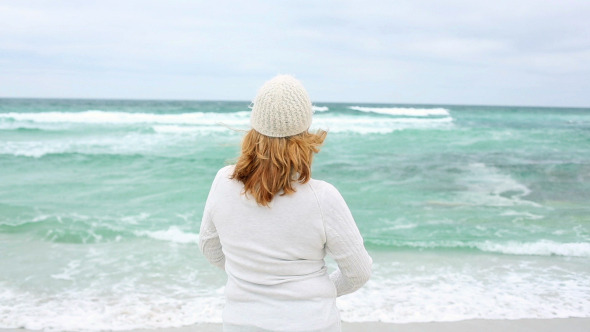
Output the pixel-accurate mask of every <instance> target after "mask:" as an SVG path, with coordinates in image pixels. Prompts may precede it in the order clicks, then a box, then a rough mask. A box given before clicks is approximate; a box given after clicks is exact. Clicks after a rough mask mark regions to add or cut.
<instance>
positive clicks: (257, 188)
mask: <svg viewBox="0 0 590 332" xmlns="http://www.w3.org/2000/svg"><path fill="white" fill-rule="evenodd" d="M327 134H328V133H327V132H326V131H324V130H318V132H317V133H310V132H308V131H304V132H302V133H301V134H297V135H294V136H289V137H269V136H265V135H263V134H261V133H259V132H257V131H256V130H254V129H251V130H250V131H248V133H246V135H245V136H244V139H243V141H242V154H241V155H240V157H239V158H238V161H237V163H236V166H235V169H234V172H233V174H232V176H231V178H232V179H236V180H238V181H241V182H242V183H243V184H244V194H246V195H248V194H249V195H252V196H253V197H254V198H255V199H256V202H257V203H258V204H260V205H262V206H268V204H269V203H270V202H271V201H272V199H273V198H274V196H275V195H276V194H278V193H279V192H280V191H281V190H283V193H282V194H281V195H288V194H291V193H294V192H295V189H294V188H293V181H298V182H300V183H306V182H307V181H309V179H310V178H311V162H312V159H313V154H314V153H318V152H319V151H320V146H321V145H322V143H323V142H324V139H325V138H326V135H327Z"/></svg>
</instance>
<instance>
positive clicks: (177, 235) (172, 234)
mask: <svg viewBox="0 0 590 332" xmlns="http://www.w3.org/2000/svg"><path fill="white" fill-rule="evenodd" d="M134 233H135V235H137V236H147V237H150V238H152V239H156V240H160V241H169V242H175V243H198V241H199V234H195V233H190V232H184V231H182V230H181V229H180V228H178V227H177V226H170V228H168V229H167V230H160V231H136V232H134Z"/></svg>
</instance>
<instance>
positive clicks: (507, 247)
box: [387, 240, 590, 257]
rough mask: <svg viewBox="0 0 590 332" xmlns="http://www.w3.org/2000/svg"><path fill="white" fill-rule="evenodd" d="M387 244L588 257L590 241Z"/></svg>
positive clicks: (530, 254) (501, 252)
mask: <svg viewBox="0 0 590 332" xmlns="http://www.w3.org/2000/svg"><path fill="white" fill-rule="evenodd" d="M387 244H388V245H394V246H402V247H412V248H423V249H456V248H470V249H478V250H481V251H483V252H490V253H500V254H506V255H529V256H568V257H590V243H586V242H555V241H549V240H538V241H532V242H518V241H490V240H485V241H459V240H450V241H414V242H393V243H391V242H389V241H388V243H387Z"/></svg>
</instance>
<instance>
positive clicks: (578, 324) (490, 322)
mask: <svg viewBox="0 0 590 332" xmlns="http://www.w3.org/2000/svg"><path fill="white" fill-rule="evenodd" d="M502 330H505V331H510V332H526V331H536V332H549V331H552V332H553V331H567V332H587V331H589V330H590V317H584V318H547V319H545V318H538V319H537V318H526V319H514V320H510V319H469V320H462V321H454V322H427V323H382V322H360V323H349V322H343V323H342V331H343V332H366V331H370V332H385V331H396V332H418V331H419V332H451V331H453V332H469V331H502ZM23 331H40V330H27V329H24V328H0V332H23ZM121 331H133V332H189V331H191V332H194V331H198V332H201V331H202V332H219V331H222V325H221V324H219V323H200V324H194V325H189V326H183V327H169V328H155V329H134V330H121Z"/></svg>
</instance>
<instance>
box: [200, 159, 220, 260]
mask: <svg viewBox="0 0 590 332" xmlns="http://www.w3.org/2000/svg"><path fill="white" fill-rule="evenodd" d="M222 170H223V169H221V170H220V171H219V172H217V175H216V176H215V179H214V180H213V184H212V185H211V190H210V191H209V196H207V202H206V203H205V210H204V211H203V219H202V220H201V230H200V231H199V249H201V252H202V253H203V255H204V256H205V258H206V259H207V260H208V261H209V262H210V263H211V264H213V265H215V266H217V267H218V268H220V269H222V270H225V255H224V254H223V250H222V248H221V242H220V241H219V235H218V234H217V229H216V228H215V224H214V223H213V206H214V205H215V204H214V201H215V197H214V192H215V189H216V187H217V183H218V182H219V177H220V176H221V173H222Z"/></svg>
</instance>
